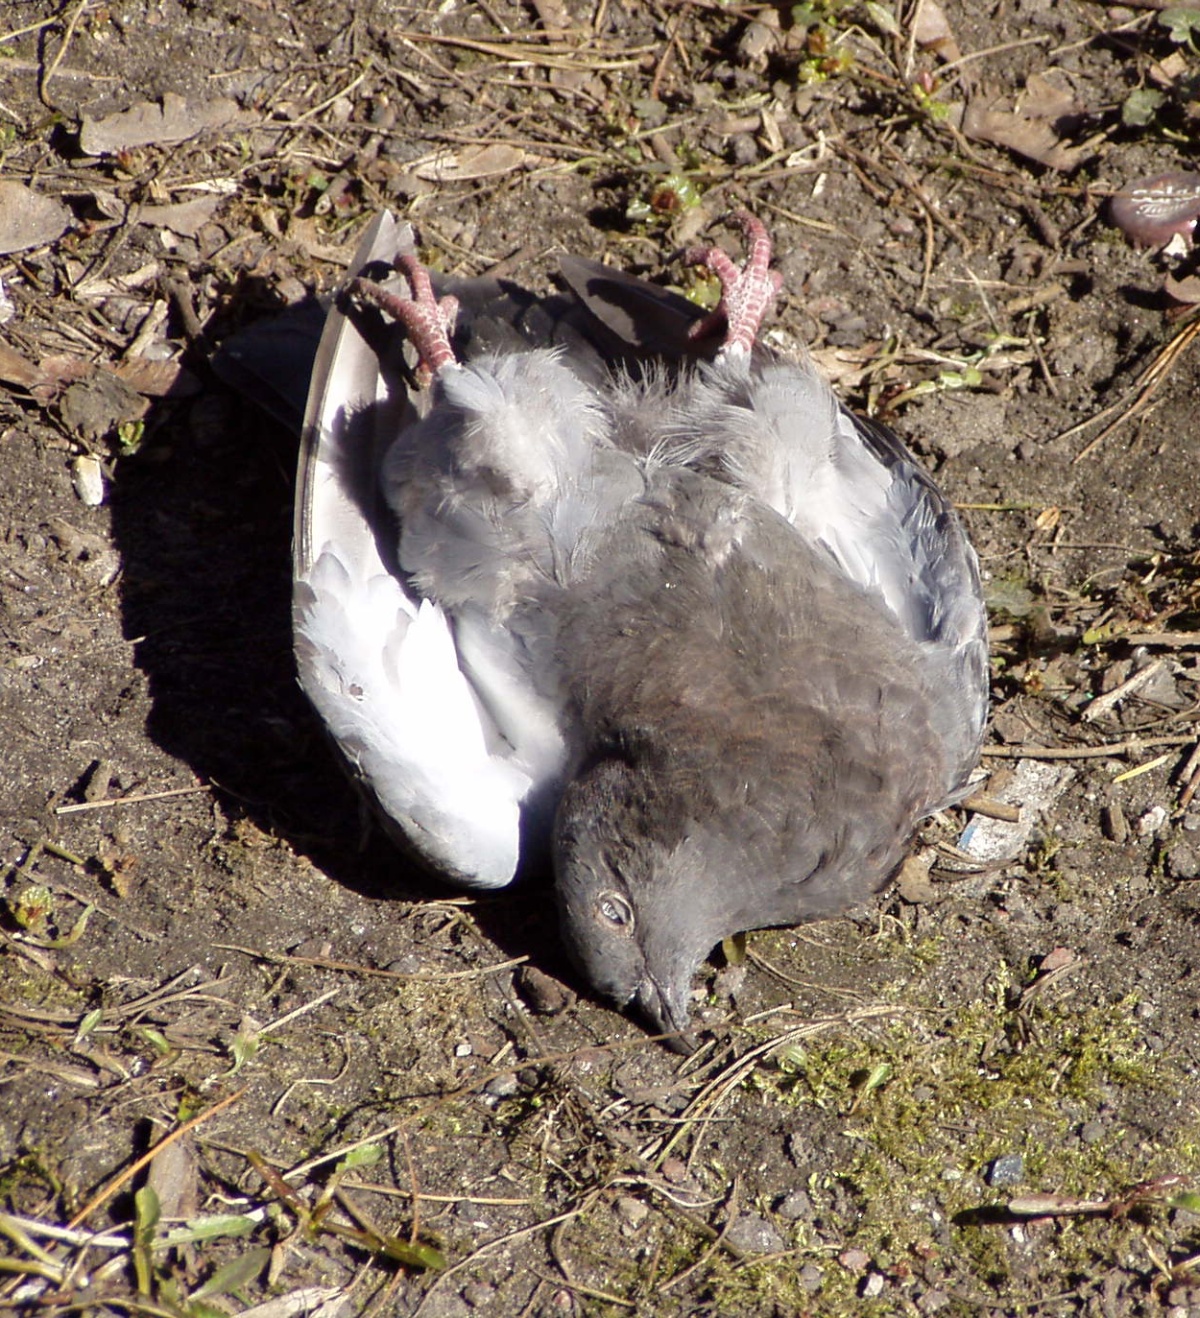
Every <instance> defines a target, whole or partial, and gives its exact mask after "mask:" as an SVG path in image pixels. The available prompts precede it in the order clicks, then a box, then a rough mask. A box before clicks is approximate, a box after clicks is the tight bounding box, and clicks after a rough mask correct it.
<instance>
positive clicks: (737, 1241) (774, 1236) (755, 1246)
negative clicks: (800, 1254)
mask: <svg viewBox="0 0 1200 1318" xmlns="http://www.w3.org/2000/svg"><path fill="white" fill-rule="evenodd" d="M725 1239H726V1240H727V1241H728V1242H729V1243H730V1244H731V1245H732V1246H733V1247H734V1249H740V1250H741V1251H742V1252H743V1253H745V1254H779V1253H782V1251H783V1250H785V1249H787V1241H786V1240H784V1238H783V1236H782V1235H781V1234H780V1233H779V1230H778V1228H777V1227H775V1226H774V1225H773V1224H772V1223H770V1222H768V1221H767V1219H766V1218H765V1217H758V1216H756V1215H755V1214H754V1213H743V1214H742V1215H741V1217H739V1218H737V1219H736V1220H735V1221H734V1223H733V1225H732V1226H730V1228H729V1230H728V1231H726V1232H725Z"/></svg>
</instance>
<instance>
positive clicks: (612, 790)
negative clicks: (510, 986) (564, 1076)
mask: <svg viewBox="0 0 1200 1318" xmlns="http://www.w3.org/2000/svg"><path fill="white" fill-rule="evenodd" d="M708 851H709V849H708V848H706V847H704V846H703V845H701V842H700V839H698V838H696V837H692V836H689V835H688V832H687V830H686V828H685V827H683V826H681V823H680V820H679V819H678V818H675V817H673V812H672V810H671V809H670V806H669V804H666V803H664V801H663V799H662V794H661V791H660V790H659V789H658V787H657V785H656V784H655V782H654V779H653V776H652V775H650V774H649V773H648V772H647V771H646V770H644V769H640V768H637V767H634V766H631V765H630V764H628V763H626V762H625V761H623V760H618V759H605V760H601V761H600V762H599V763H597V764H596V765H595V766H593V767H592V768H590V769H589V770H588V771H586V772H585V773H583V774H581V775H580V777H579V778H577V779H576V780H575V781H574V782H573V783H571V784H570V786H569V787H568V788H567V790H566V792H565V793H564V795H563V799H562V801H561V803H560V805H559V808H558V816H557V819H556V823H555V838H554V869H555V891H556V893H557V898H558V905H559V915H560V920H561V925H562V935H563V941H564V942H565V944H566V947H567V951H568V952H569V953H570V955H571V957H572V959H573V960H574V962H575V964H576V966H577V967H578V968H579V970H580V971H581V973H582V974H583V975H584V977H585V978H586V979H587V981H588V983H589V984H590V985H591V986H592V987H593V988H594V989H595V990H596V991H597V992H598V993H600V994H602V995H603V996H604V997H606V998H608V999H609V1000H610V1001H612V1002H614V1003H615V1004H616V1005H617V1006H618V1007H626V1006H629V1005H630V1004H633V1005H634V1006H635V1007H636V1008H637V1010H638V1011H639V1012H640V1014H641V1016H642V1017H643V1019H644V1020H645V1022H646V1023H647V1024H648V1025H649V1026H650V1027H651V1029H652V1030H653V1031H654V1032H655V1033H657V1034H664V1035H668V1036H671V1037H670V1038H668V1039H667V1043H668V1044H669V1045H670V1046H671V1047H673V1048H675V1049H676V1050H677V1051H680V1052H690V1051H692V1049H693V1048H694V1047H695V1043H694V1041H693V1040H692V1039H691V1038H690V1036H689V1034H688V1025H689V1013H688V999H689V997H690V994H691V984H692V977H693V975H694V974H695V972H696V968H697V966H698V965H699V964H700V962H701V961H702V960H703V959H704V957H705V956H706V955H707V954H708V952H709V951H710V950H711V949H712V947H713V946H714V944H716V943H717V942H719V941H720V939H721V938H722V937H724V936H725V935H726V934H727V933H730V932H733V931H732V930H730V929H725V928H722V921H721V899H722V888H723V886H724V885H722V884H721V883H720V881H719V879H720V876H717V875H714V876H713V877H712V878H710V877H709V876H708V873H707V867H706V855H707V853H708Z"/></svg>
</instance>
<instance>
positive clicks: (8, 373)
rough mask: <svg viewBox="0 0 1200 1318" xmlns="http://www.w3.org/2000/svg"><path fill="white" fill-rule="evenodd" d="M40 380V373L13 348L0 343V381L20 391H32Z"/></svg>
mask: <svg viewBox="0 0 1200 1318" xmlns="http://www.w3.org/2000/svg"><path fill="white" fill-rule="evenodd" d="M41 378H42V373H41V371H40V370H39V369H38V368H37V367H36V366H35V365H34V364H33V362H31V361H30V360H29V359H28V358H27V357H22V356H21V354H20V353H19V352H17V351H16V349H14V348H10V347H9V346H8V345H7V344H4V343H0V380H3V381H4V383H5V384H15V385H17V386H18V387H19V388H21V389H32V388H33V386H34V385H35V384H37V383H38V381H39V380H40V379H41Z"/></svg>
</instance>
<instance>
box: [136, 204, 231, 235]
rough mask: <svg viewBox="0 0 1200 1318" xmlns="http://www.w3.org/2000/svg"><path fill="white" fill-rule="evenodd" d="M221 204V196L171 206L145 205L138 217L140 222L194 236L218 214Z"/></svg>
mask: <svg viewBox="0 0 1200 1318" xmlns="http://www.w3.org/2000/svg"><path fill="white" fill-rule="evenodd" d="M220 204H221V198H220V197H214V196H207V197H196V198H195V199H194V200H192V201H180V202H176V203H174V204H173V205H169V206H143V207H142V209H141V210H140V211H139V212H138V217H137V218H138V223H139V224H153V225H155V226H156V227H158V228H160V229H170V230H171V232H172V233H178V234H181V235H182V236H183V237H184V238H194V237H195V236H196V235H197V234H198V233H199V232H200V230H201V229H202V228H203V227H204V226H205V225H206V224H207V223H208V222H209V220H211V219H212V217H213V216H214V215H215V214H216V210H217V207H218V206H219V205H220Z"/></svg>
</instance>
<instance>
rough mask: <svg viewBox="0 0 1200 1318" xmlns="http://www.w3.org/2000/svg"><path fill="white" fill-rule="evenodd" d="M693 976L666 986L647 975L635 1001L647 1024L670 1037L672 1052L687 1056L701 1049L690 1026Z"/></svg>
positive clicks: (638, 988) (668, 1040)
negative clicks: (689, 1002)
mask: <svg viewBox="0 0 1200 1318" xmlns="http://www.w3.org/2000/svg"><path fill="white" fill-rule="evenodd" d="M690 988H691V977H690V976H689V977H688V978H687V979H686V980H681V981H680V982H679V983H677V984H667V985H665V986H664V985H663V984H660V983H659V982H658V980H656V979H654V978H653V977H652V976H650V975H647V976H646V977H645V978H644V979H643V980H642V982H641V983H640V984H639V985H638V987H637V992H636V993H635V994H634V995H633V1000H634V1002H635V1003H636V1004H637V1008H638V1010H639V1011H640V1012H641V1013H642V1016H643V1017H644V1018H645V1020H646V1023H647V1024H648V1025H649V1026H650V1029H651V1030H652V1031H653V1032H654V1033H655V1034H662V1035H665V1036H666V1037H665V1038H664V1039H663V1042H664V1043H665V1044H666V1045H667V1047H668V1048H670V1049H671V1051H672V1052H676V1053H682V1054H683V1055H684V1056H687V1055H688V1054H689V1053H694V1052H695V1051H696V1048H697V1046H698V1045H697V1043H696V1038H695V1035H693V1034H692V1032H691V1030H690V1029H689V1026H690V1024H691V1022H690V1020H689V1018H688V1009H687V999H688V991H689V989H690Z"/></svg>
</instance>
